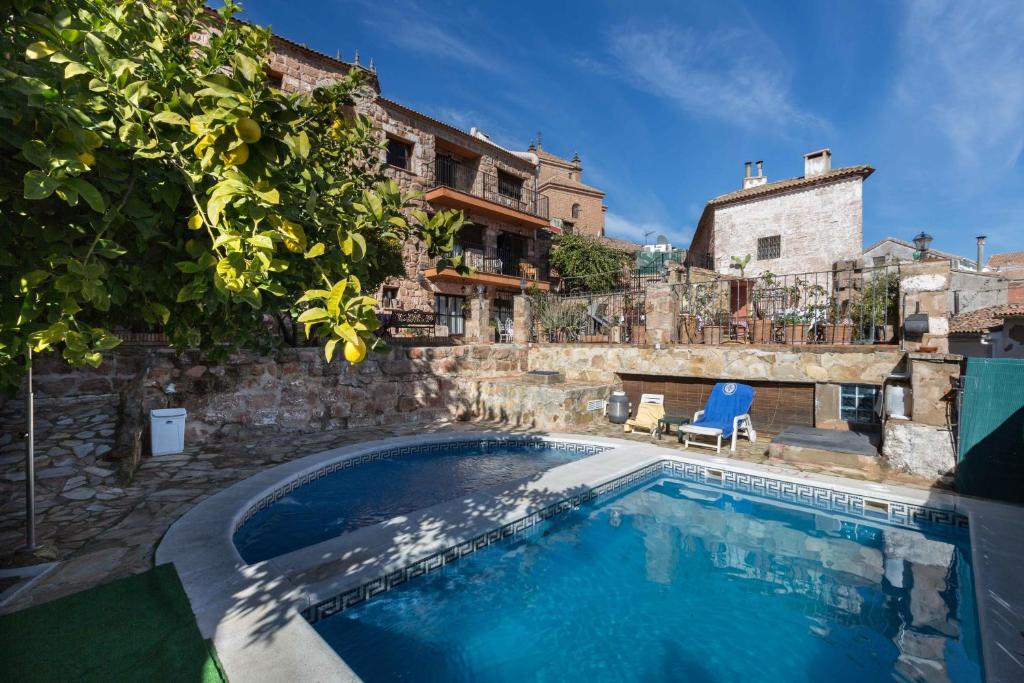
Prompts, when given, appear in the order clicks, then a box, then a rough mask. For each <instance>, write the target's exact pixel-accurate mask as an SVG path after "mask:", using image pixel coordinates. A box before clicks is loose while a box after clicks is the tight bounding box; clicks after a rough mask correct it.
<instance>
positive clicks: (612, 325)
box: [529, 289, 647, 345]
mask: <svg viewBox="0 0 1024 683" xmlns="http://www.w3.org/2000/svg"><path fill="white" fill-rule="evenodd" d="M645 306H646V295H645V291H644V290H643V289H637V290H627V291H616V292H604V293H587V294H537V295H533V296H531V297H530V316H531V319H530V325H529V329H530V340H531V341H534V342H548V343H562V344H575V343H602V344H609V343H611V344H641V345H642V344H646V343H647V312H646V309H645Z"/></svg>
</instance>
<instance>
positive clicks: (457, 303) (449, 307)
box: [434, 294, 466, 336]
mask: <svg viewBox="0 0 1024 683" xmlns="http://www.w3.org/2000/svg"><path fill="white" fill-rule="evenodd" d="M465 303H466V297H464V296H449V295H447V294H435V295H434V315H435V320H436V324H438V325H445V326H446V327H447V328H448V334H449V336H458V335H463V334H465V333H466V316H465V313H464V312H463V308H462V307H463V305H465Z"/></svg>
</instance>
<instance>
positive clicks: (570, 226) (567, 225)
mask: <svg viewBox="0 0 1024 683" xmlns="http://www.w3.org/2000/svg"><path fill="white" fill-rule="evenodd" d="M562 232H564V233H565V234H566V235H571V234H573V233H574V232H576V224H575V223H573V222H572V221H562Z"/></svg>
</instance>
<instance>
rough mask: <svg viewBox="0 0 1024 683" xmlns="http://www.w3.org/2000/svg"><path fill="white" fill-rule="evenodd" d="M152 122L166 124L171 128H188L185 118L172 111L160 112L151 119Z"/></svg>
mask: <svg viewBox="0 0 1024 683" xmlns="http://www.w3.org/2000/svg"><path fill="white" fill-rule="evenodd" d="M153 121H154V122H156V123H166V124H168V125H171V126H185V127H188V121H186V120H185V117H184V116H182V115H181V114H176V113H175V112H173V111H162V112H160V113H159V114H157V115H156V116H154V117H153Z"/></svg>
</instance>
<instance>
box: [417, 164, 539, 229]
mask: <svg viewBox="0 0 1024 683" xmlns="http://www.w3.org/2000/svg"><path fill="white" fill-rule="evenodd" d="M427 177H428V178H433V179H434V184H435V185H436V186H437V187H450V188H451V189H453V190H458V191H459V192H465V193H466V194H471V195H473V196H475V197H480V198H482V199H486V200H487V201H489V202H493V203H495V204H500V205H502V206H505V207H507V208H510V209H514V210H516V211H522V212H523V213H528V214H531V215H534V216H539V217H540V218H548V216H549V213H548V198H547V197H545V196H544V195H542V194H540V193H539V192H537V191H536V190H534V189H532V188H530V187H527V185H526V183H527V182H528V181H527V180H525V179H522V178H519V177H518V176H514V175H512V174H506V173H500V174H495V173H487V172H485V171H481V170H479V169H477V168H474V167H473V166H471V165H469V164H466V163H463V162H461V161H459V160H457V159H454V158H452V157H446V156H438V157H436V158H435V159H434V163H433V164H429V165H428V166H427Z"/></svg>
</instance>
